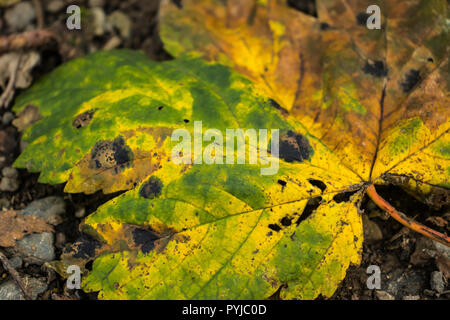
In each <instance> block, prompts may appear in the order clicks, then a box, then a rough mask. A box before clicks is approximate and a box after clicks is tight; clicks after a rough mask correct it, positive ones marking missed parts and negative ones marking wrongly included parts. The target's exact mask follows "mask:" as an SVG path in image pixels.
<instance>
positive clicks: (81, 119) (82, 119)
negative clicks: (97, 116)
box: [72, 110, 95, 129]
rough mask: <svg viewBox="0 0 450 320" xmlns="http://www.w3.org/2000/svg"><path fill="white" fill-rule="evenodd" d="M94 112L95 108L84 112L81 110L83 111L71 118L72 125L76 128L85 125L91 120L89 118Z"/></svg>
mask: <svg viewBox="0 0 450 320" xmlns="http://www.w3.org/2000/svg"><path fill="white" fill-rule="evenodd" d="M94 113H95V110H89V111H86V112H83V113H81V114H79V115H77V116H76V117H75V119H73V121H72V125H73V126H74V127H75V128H77V129H80V128H82V127H86V126H87V125H88V124H89V123H90V122H91V120H92V118H93V116H94Z"/></svg>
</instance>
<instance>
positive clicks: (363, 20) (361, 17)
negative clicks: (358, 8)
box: [356, 12, 370, 26]
mask: <svg viewBox="0 0 450 320" xmlns="http://www.w3.org/2000/svg"><path fill="white" fill-rule="evenodd" d="M369 17H370V15H369V14H368V13H366V12H361V13H358V15H357V16H356V22H357V23H358V24H359V25H360V26H366V24H367V19H369Z"/></svg>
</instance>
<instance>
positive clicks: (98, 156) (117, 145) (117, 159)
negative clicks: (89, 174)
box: [90, 137, 133, 173]
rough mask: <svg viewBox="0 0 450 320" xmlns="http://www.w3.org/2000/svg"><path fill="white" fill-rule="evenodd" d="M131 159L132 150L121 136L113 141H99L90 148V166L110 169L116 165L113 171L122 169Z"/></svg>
mask: <svg viewBox="0 0 450 320" xmlns="http://www.w3.org/2000/svg"><path fill="white" fill-rule="evenodd" d="M132 160H133V152H132V151H131V149H130V148H129V147H128V146H127V145H126V144H125V141H124V140H123V138H122V137H117V138H116V139H114V140H113V141H110V140H106V141H99V142H97V143H96V144H95V146H94V147H93V148H92V150H91V160H90V167H91V168H93V169H94V168H96V169H110V168H113V167H116V170H115V172H116V173H118V172H119V169H120V170H123V169H125V167H126V166H127V165H129V163H130V161H132Z"/></svg>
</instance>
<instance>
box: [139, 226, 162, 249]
mask: <svg viewBox="0 0 450 320" xmlns="http://www.w3.org/2000/svg"><path fill="white" fill-rule="evenodd" d="M132 234H133V241H134V243H135V244H136V245H138V246H139V245H140V246H141V251H142V252H143V253H149V252H150V251H151V250H152V249H153V248H154V247H155V243H154V242H155V240H158V239H159V238H160V237H159V236H158V235H157V234H156V233H155V232H153V231H152V230H145V229H140V228H136V229H134V230H133V232H132Z"/></svg>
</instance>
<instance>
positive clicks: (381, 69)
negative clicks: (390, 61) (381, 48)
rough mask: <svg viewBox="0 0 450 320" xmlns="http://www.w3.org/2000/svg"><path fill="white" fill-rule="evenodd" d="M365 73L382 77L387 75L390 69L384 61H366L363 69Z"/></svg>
mask: <svg viewBox="0 0 450 320" xmlns="http://www.w3.org/2000/svg"><path fill="white" fill-rule="evenodd" d="M362 70H363V71H364V72H365V73H367V74H371V75H373V76H375V77H378V78H381V77H385V76H387V73H388V70H387V67H386V65H385V64H384V62H383V61H379V60H376V61H366V64H365V65H364V67H363V69H362Z"/></svg>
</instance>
